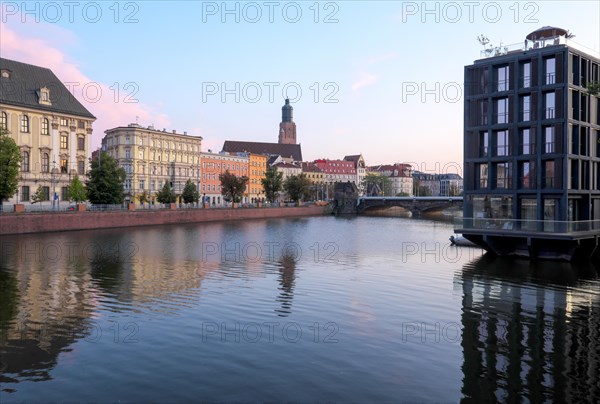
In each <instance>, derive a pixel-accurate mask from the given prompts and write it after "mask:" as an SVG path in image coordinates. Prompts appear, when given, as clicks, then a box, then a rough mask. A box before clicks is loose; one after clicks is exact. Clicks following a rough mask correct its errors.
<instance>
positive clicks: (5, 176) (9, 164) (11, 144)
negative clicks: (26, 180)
mask: <svg viewBox="0 0 600 404" xmlns="http://www.w3.org/2000/svg"><path fill="white" fill-rule="evenodd" d="M9 133H10V132H9V131H7V130H6V129H2V128H0V204H1V203H2V202H4V200H6V199H9V198H10V197H12V196H13V195H14V194H15V193H16V192H17V187H18V185H19V167H20V166H21V153H20V151H19V147H18V146H17V143H16V142H15V141H14V140H13V138H11V137H10V136H9Z"/></svg>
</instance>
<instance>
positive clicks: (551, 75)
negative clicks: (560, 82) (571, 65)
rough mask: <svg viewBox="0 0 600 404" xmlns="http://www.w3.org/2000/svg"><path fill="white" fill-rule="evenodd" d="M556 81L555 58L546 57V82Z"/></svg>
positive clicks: (552, 82)
mask: <svg viewBox="0 0 600 404" xmlns="http://www.w3.org/2000/svg"><path fill="white" fill-rule="evenodd" d="M554 83H556V59H554V58H548V59H546V84H554Z"/></svg>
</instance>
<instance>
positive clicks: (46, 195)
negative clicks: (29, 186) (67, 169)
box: [42, 187, 50, 201]
mask: <svg viewBox="0 0 600 404" xmlns="http://www.w3.org/2000/svg"><path fill="white" fill-rule="evenodd" d="M42 198H43V200H44V201H49V200H50V187H42Z"/></svg>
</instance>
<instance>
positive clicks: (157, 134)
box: [102, 123, 202, 201]
mask: <svg viewBox="0 0 600 404" xmlns="http://www.w3.org/2000/svg"><path fill="white" fill-rule="evenodd" d="M105 133H106V136H104V139H102V150H103V151H105V152H107V153H109V154H110V155H111V156H112V157H114V158H115V159H116V160H117V162H118V164H119V166H120V167H123V168H124V169H125V173H126V174H127V176H126V179H125V184H124V188H125V194H126V195H129V197H130V198H131V200H132V201H133V200H136V199H137V197H138V196H139V195H141V194H143V193H144V192H146V193H148V194H149V196H150V201H152V200H155V197H156V194H157V193H158V192H159V191H160V190H161V189H162V187H163V186H164V184H165V182H166V181H169V182H170V185H171V187H172V188H173V191H174V192H175V194H176V195H181V193H182V192H183V187H184V186H185V183H186V181H187V180H188V179H191V180H192V181H193V182H194V184H195V185H196V189H198V185H199V183H200V146H201V142H202V137H200V136H191V135H188V134H187V132H183V133H177V132H176V131H172V132H167V131H166V130H165V129H163V130H162V131H159V130H156V129H154V127H152V126H149V127H147V128H144V127H142V126H140V125H138V124H135V123H133V124H130V125H128V126H120V127H117V128H113V129H109V130H107V131H106V132H105Z"/></svg>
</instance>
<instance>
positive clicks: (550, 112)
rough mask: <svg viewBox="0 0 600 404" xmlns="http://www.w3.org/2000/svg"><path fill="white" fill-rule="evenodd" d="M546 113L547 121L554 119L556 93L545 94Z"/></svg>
mask: <svg viewBox="0 0 600 404" xmlns="http://www.w3.org/2000/svg"><path fill="white" fill-rule="evenodd" d="M544 98H545V104H546V105H545V112H546V115H545V116H546V119H554V117H555V95H554V91H552V92H549V93H546V94H545V97H544Z"/></svg>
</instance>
